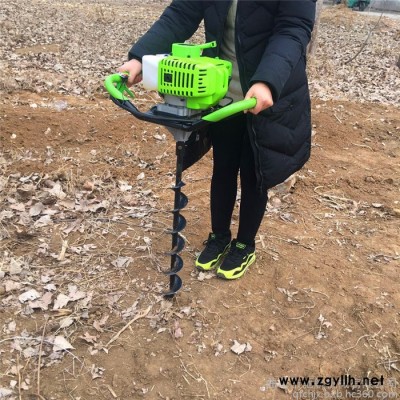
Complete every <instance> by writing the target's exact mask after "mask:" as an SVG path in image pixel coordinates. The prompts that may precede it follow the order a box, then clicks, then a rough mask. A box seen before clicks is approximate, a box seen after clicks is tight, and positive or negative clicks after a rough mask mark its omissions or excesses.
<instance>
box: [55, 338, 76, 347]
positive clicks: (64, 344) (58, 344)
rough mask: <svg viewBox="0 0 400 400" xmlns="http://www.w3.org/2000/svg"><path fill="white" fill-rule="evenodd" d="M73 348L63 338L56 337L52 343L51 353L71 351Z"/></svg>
mask: <svg viewBox="0 0 400 400" xmlns="http://www.w3.org/2000/svg"><path fill="white" fill-rule="evenodd" d="M73 348H74V347H73V346H72V345H71V343H69V342H68V340H67V339H65V338H64V337H63V336H56V337H55V338H54V342H53V351H63V350H69V349H73Z"/></svg>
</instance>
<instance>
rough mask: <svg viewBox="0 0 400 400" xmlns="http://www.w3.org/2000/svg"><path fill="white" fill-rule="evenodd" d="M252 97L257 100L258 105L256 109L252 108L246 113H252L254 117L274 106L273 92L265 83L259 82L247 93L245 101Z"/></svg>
mask: <svg viewBox="0 0 400 400" xmlns="http://www.w3.org/2000/svg"><path fill="white" fill-rule="evenodd" d="M252 97H254V98H255V99H256V100H257V104H256V106H255V107H254V108H251V109H249V110H247V111H245V112H250V113H252V114H254V115H257V114H258V113H259V112H261V111H263V110H266V109H267V108H269V107H271V106H273V105H274V101H273V100H272V93H271V90H270V88H269V87H268V86H267V85H266V84H265V83H262V82H257V83H255V84H254V85H253V86H252V87H251V88H250V89H249V91H248V92H247V93H246V97H245V100H247V99H250V98H252Z"/></svg>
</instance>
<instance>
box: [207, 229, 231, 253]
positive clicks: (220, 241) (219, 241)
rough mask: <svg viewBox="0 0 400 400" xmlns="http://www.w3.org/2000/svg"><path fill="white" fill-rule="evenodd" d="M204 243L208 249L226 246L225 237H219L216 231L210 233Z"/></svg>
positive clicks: (218, 248) (219, 248)
mask: <svg viewBox="0 0 400 400" xmlns="http://www.w3.org/2000/svg"><path fill="white" fill-rule="evenodd" d="M203 244H204V245H206V247H207V250H221V249H224V248H225V246H226V243H225V241H224V238H222V237H218V236H217V235H216V234H215V233H210V234H209V235H208V239H206V240H205V241H204V242H203Z"/></svg>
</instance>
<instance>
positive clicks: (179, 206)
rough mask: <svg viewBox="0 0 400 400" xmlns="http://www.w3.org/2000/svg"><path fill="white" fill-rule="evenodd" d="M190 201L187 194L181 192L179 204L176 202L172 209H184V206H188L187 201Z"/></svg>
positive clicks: (174, 210)
mask: <svg viewBox="0 0 400 400" xmlns="http://www.w3.org/2000/svg"><path fill="white" fill-rule="evenodd" d="M188 202H189V200H188V198H187V196H186V195H185V194H183V193H180V194H179V200H178V202H177V203H178V204H174V209H173V210H172V212H176V211H179V210H182V208H185V207H186V206H187V203H188Z"/></svg>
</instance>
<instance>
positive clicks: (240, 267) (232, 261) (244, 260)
mask: <svg viewBox="0 0 400 400" xmlns="http://www.w3.org/2000/svg"><path fill="white" fill-rule="evenodd" d="M255 260H256V254H255V246H254V245H253V246H250V245H248V244H244V243H240V242H238V241H237V240H236V239H234V240H232V243H231V245H230V247H229V252H228V254H227V255H226V257H225V258H224V261H223V262H222V264H221V265H220V266H219V268H218V269H217V276H219V277H220V278H223V279H238V278H240V277H241V276H243V275H244V273H245V272H246V271H247V268H248V267H249V266H250V265H251V264H253V262H254V261H255Z"/></svg>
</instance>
